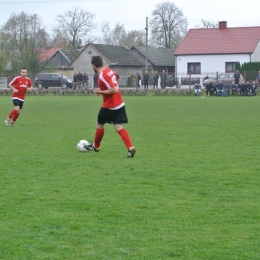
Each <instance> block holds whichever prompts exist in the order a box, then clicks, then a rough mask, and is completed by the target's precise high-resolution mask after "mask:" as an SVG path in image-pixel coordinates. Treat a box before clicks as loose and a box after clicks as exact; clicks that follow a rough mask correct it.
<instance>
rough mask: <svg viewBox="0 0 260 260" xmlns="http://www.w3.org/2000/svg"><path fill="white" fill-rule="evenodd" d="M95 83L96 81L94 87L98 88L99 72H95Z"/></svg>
mask: <svg viewBox="0 0 260 260" xmlns="http://www.w3.org/2000/svg"><path fill="white" fill-rule="evenodd" d="M93 83H94V89H95V88H98V74H97V73H94V76H93Z"/></svg>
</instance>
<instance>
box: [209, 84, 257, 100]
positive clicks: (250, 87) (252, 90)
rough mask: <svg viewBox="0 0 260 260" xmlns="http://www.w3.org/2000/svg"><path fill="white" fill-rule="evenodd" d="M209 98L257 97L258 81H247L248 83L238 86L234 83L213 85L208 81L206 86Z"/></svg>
mask: <svg viewBox="0 0 260 260" xmlns="http://www.w3.org/2000/svg"><path fill="white" fill-rule="evenodd" d="M206 94H207V96H221V97H226V96H228V95H232V96H234V95H237V94H238V95H240V96H248V95H249V96H255V95H256V94H257V83H256V81H251V82H249V81H247V82H246V83H241V84H239V83H238V84H236V83H235V81H233V82H232V83H231V84H228V83H223V82H222V81H219V82H218V83H212V82H211V81H208V82H207V84H206Z"/></svg>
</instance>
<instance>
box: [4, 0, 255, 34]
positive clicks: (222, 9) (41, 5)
mask: <svg viewBox="0 0 260 260" xmlns="http://www.w3.org/2000/svg"><path fill="white" fill-rule="evenodd" d="M163 2H167V1H161V0H82V1H71V0H70V1H69V0H0V27H1V26H3V25H4V24H5V22H6V21H7V20H8V18H9V17H10V15H11V14H13V13H15V14H19V13H21V12H22V11H24V12H26V13H28V14H35V13H37V14H38V16H39V17H40V18H41V19H42V21H43V24H44V27H45V28H46V30H47V31H51V28H52V27H53V26H54V25H55V24H57V22H56V21H55V17H56V16H57V15H59V14H63V13H65V12H66V11H68V10H69V9H70V8H71V7H72V6H73V7H81V8H82V9H84V10H87V11H89V12H91V13H93V14H95V21H94V22H95V23H96V24H98V25H99V26H100V25H101V24H102V22H109V23H110V28H111V29H113V27H114V26H115V24H116V23H120V24H124V27H125V29H126V30H127V31H130V30H140V29H141V30H144V28H145V23H146V17H148V19H149V20H150V18H151V13H152V11H153V10H154V9H155V8H156V5H157V4H160V3H163ZM169 2H172V3H174V4H175V5H176V6H177V7H178V8H179V9H180V10H181V11H182V12H183V15H184V17H186V18H187V20H188V29H191V28H195V27H196V25H199V24H201V19H204V20H207V21H210V22H215V23H216V22H218V21H227V24H228V27H240V26H242V27H244V26H260V4H259V2H258V0H247V1H242V0H218V1H216V0H215V1H210V0H197V1H196V0H174V1H169ZM98 32H100V27H99V28H98V29H97V30H96V31H95V32H94V33H98ZM148 32H149V31H148Z"/></svg>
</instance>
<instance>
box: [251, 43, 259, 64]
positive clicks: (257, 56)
mask: <svg viewBox="0 0 260 260" xmlns="http://www.w3.org/2000/svg"><path fill="white" fill-rule="evenodd" d="M252 61H254V62H258V61H260V41H259V42H258V44H257V46H256V48H255V51H254V53H253V54H252Z"/></svg>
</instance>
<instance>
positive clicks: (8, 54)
mask: <svg viewBox="0 0 260 260" xmlns="http://www.w3.org/2000/svg"><path fill="white" fill-rule="evenodd" d="M94 19H95V14H94V13H91V12H89V11H88V10H84V9H82V8H81V7H72V8H71V9H70V10H68V11H66V12H65V13H63V14H59V15H58V16H57V17H56V20H57V25H56V26H55V27H54V28H53V29H52V33H49V32H47V31H46V30H45V28H44V24H43V22H42V20H41V18H40V17H39V16H38V15H37V14H28V13H26V12H21V13H19V14H15V13H13V14H12V15H11V16H10V17H9V19H8V20H7V22H6V23H5V24H4V25H3V26H2V28H1V29H0V76H1V75H13V74H16V73H17V71H18V70H19V69H20V68H21V67H26V68H27V69H28V71H29V72H30V74H32V75H36V74H37V73H38V72H39V71H40V70H41V62H40V52H41V51H40V50H41V49H42V48H46V47H48V46H52V47H56V48H59V49H66V50H76V49H77V50H79V49H81V48H82V47H83V46H84V45H85V44H86V43H88V42H95V43H101V44H112V45H120V46H126V47H129V48H130V47H132V46H145V45H146V31H145V29H144V30H132V31H126V30H125V28H124V25H123V24H120V23H117V24H116V25H115V27H114V28H111V27H110V25H109V22H104V23H103V24H102V25H101V36H100V35H99V36H96V35H94V34H93V31H94V30H95V29H96V28H97V25H96V24H95V22H94ZM187 24H188V22H187V19H186V18H185V16H184V14H183V13H182V11H181V10H180V9H179V8H178V7H177V6H176V5H175V4H174V3H172V2H163V3H160V4H157V5H156V7H155V9H154V10H153V11H152V13H151V18H150V20H149V34H148V46H152V47H163V48H170V49H176V48H177V47H178V45H179V44H180V42H181V41H182V39H183V38H184V37H185V35H186V33H187ZM210 26H211V27H214V26H215V24H214V23H210V22H207V21H205V20H202V27H204V28H209V27H210Z"/></svg>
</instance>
